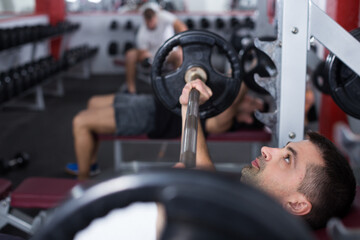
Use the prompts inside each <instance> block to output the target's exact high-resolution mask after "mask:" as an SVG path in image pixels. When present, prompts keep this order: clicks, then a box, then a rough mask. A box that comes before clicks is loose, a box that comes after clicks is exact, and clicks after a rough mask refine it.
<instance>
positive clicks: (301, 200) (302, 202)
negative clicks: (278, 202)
mask: <svg viewBox="0 0 360 240" xmlns="http://www.w3.org/2000/svg"><path fill="white" fill-rule="evenodd" d="M284 207H285V209H286V210H287V211H288V212H290V213H291V214H294V215H298V216H302V215H306V214H308V213H309V212H310V211H311V208H312V205H311V203H310V202H309V200H308V199H307V198H306V197H305V196H304V195H303V194H301V193H296V194H294V195H293V196H291V197H290V198H289V199H287V201H286V202H285V203H284Z"/></svg>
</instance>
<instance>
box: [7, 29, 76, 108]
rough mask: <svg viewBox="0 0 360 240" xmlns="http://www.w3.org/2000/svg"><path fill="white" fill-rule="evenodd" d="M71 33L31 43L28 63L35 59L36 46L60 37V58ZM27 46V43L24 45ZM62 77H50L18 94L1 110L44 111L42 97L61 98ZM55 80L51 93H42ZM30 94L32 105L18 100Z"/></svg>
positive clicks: (57, 75)
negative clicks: (31, 95) (33, 95)
mask: <svg viewBox="0 0 360 240" xmlns="http://www.w3.org/2000/svg"><path fill="white" fill-rule="evenodd" d="M72 33H73V32H69V33H63V34H59V35H54V36H50V37H47V38H44V39H39V40H37V41H34V42H32V43H31V44H32V48H31V53H30V54H31V57H30V59H31V60H30V61H31V62H33V61H34V60H35V59H36V52H37V48H38V45H39V44H41V43H43V42H50V41H51V40H53V39H57V38H60V37H62V41H61V46H60V56H59V57H60V58H61V57H62V54H63V52H64V50H65V48H66V46H68V43H69V40H70V37H71V34H72ZM25 44H28V43H25ZM21 46H22V45H19V46H14V47H12V48H9V49H5V50H3V51H9V50H14V49H16V48H18V47H21ZM62 76H63V73H61V72H60V73H58V74H56V75H55V76H52V77H51V78H49V79H47V80H45V81H44V82H42V83H38V84H36V86H33V87H31V88H29V89H27V90H26V91H24V92H22V93H20V94H19V95H18V96H16V97H13V98H12V99H10V100H8V101H7V102H5V103H3V104H2V106H1V107H2V108H21V109H27V110H35V111H42V110H45V108H46V107H45V100H44V95H45V94H46V95H49V96H55V97H62V96H63V95H64V85H63V81H62ZM54 79H55V80H56V88H55V90H53V91H50V90H46V91H44V86H45V85H47V84H49V83H50V82H52V81H53V80H54ZM30 93H35V99H34V102H33V103H29V102H20V101H19V99H21V98H23V97H24V96H26V95H29V94H30Z"/></svg>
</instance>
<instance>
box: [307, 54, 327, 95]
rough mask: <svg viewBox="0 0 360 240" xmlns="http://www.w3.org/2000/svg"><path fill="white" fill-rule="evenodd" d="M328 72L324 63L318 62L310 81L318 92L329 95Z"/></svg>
mask: <svg viewBox="0 0 360 240" xmlns="http://www.w3.org/2000/svg"><path fill="white" fill-rule="evenodd" d="M328 73H329V71H328V69H327V68H326V64H325V62H324V61H322V62H320V63H319V64H318V65H317V66H316V68H315V71H314V72H313V74H312V76H311V81H312V83H313V84H314V86H315V87H316V89H318V90H319V91H320V92H322V93H323V94H327V95H330V91H331V90H330V86H329V74H328Z"/></svg>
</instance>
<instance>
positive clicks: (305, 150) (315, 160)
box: [287, 139, 325, 165]
mask: <svg viewBox="0 0 360 240" xmlns="http://www.w3.org/2000/svg"><path fill="white" fill-rule="evenodd" d="M287 147H291V148H293V149H294V150H295V151H296V152H297V153H298V159H299V160H300V161H304V162H305V163H310V164H319V165H324V164H325V162H324V159H323V158H322V156H321V153H320V150H319V148H318V147H317V146H316V145H315V144H314V143H312V142H311V141H310V140H308V139H305V140H302V141H299V142H290V143H288V145H287Z"/></svg>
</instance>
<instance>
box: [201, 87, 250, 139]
mask: <svg viewBox="0 0 360 240" xmlns="http://www.w3.org/2000/svg"><path fill="white" fill-rule="evenodd" d="M246 92H247V87H246V85H245V84H244V83H243V84H242V85H241V88H240V91H239V93H238V95H237V97H236V98H235V100H234V102H233V103H232V104H231V106H230V107H229V108H227V109H226V110H225V111H224V112H222V113H220V114H219V115H217V116H215V117H212V118H209V119H206V122H205V128H206V131H207V132H208V133H223V132H226V131H227V130H229V129H230V127H231V125H232V124H233V119H234V117H235V115H236V112H237V107H238V105H239V103H240V102H241V101H242V100H243V99H244V96H245V94H246Z"/></svg>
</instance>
